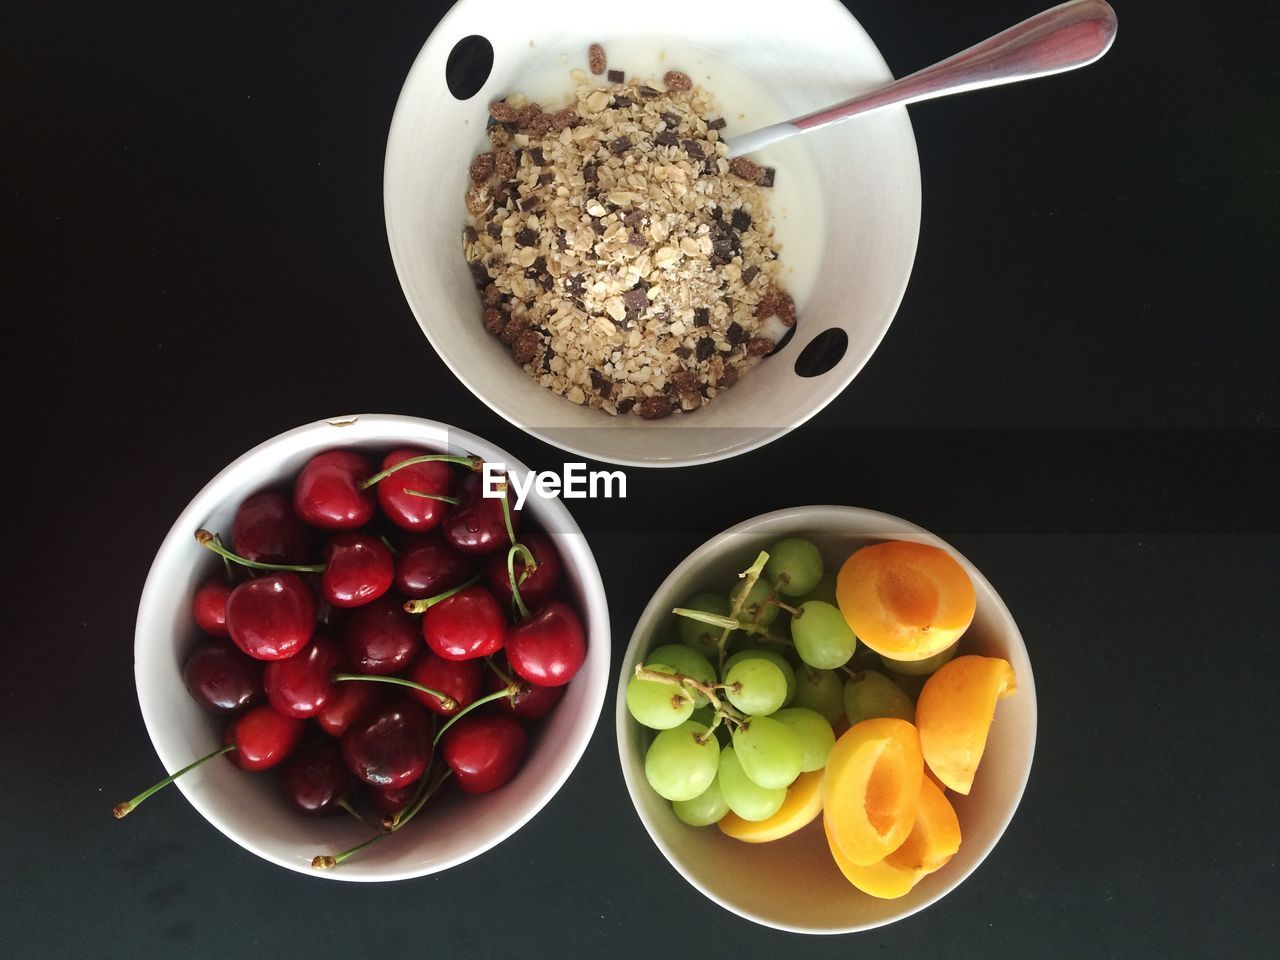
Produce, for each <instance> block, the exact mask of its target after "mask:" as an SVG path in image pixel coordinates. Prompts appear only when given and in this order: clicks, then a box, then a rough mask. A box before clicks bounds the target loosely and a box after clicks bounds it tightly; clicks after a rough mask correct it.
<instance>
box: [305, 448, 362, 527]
mask: <svg viewBox="0 0 1280 960" xmlns="http://www.w3.org/2000/svg"><path fill="white" fill-rule="evenodd" d="M372 474H373V464H372V463H370V462H369V460H368V459H366V458H365V457H363V456H361V455H360V454H358V453H356V452H355V451H353V450H328V451H326V452H324V453H319V454H316V455H315V456H314V457H312V458H311V459H310V460H309V461H307V464H306V466H304V467H303V468H302V472H301V473H299V474H298V479H297V480H296V481H295V482H294V486H293V507H294V509H295V510H296V511H297V512H298V516H299V517H301V518H302V519H303V521H305V522H306V523H309V524H310V525H311V526H313V527H319V528H320V529H321V530H355V529H357V528H359V527H363V526H364V525H365V524H366V523H368V522H369V521H370V520H371V519H373V511H374V507H375V504H376V503H377V497H376V496H375V495H374V492H373V491H372V490H362V489H360V481H361V480H363V479H364V478H365V477H368V476H371V475H372Z"/></svg>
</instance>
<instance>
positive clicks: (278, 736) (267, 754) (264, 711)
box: [222, 704, 307, 770]
mask: <svg viewBox="0 0 1280 960" xmlns="http://www.w3.org/2000/svg"><path fill="white" fill-rule="evenodd" d="M306 729H307V725H306V724H305V723H304V722H303V721H301V720H295V719H293V718H292V717H286V716H283V715H281V714H279V713H276V712H275V711H274V710H272V709H271V708H270V707H269V706H267V705H265V704H263V705H262V706H260V707H252V708H250V710H249V711H248V712H247V713H242V714H241V715H240V716H238V717H236V718H235V719H234V720H232V721H231V723H230V724H228V725H227V729H226V732H225V733H224V734H223V738H222V742H223V743H224V744H234V745H235V747H236V749H235V750H232V751H231V752H230V753H228V754H227V759H228V760H230V761H231V762H232V763H234V764H235V765H236V766H237V767H242V768H243V769H245V770H268V769H270V768H271V767H274V766H276V765H277V764H279V763H283V762H284V761H285V760H286V759H288V757H289V755H290V754H291V753H293V751H294V749H295V748H296V747H297V746H298V742H299V741H300V740H301V739H302V734H303V731H305V730H306Z"/></svg>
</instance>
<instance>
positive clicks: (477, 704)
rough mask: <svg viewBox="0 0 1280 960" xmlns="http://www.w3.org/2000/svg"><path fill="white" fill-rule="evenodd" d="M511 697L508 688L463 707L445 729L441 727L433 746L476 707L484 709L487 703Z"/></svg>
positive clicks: (432, 743)
mask: <svg viewBox="0 0 1280 960" xmlns="http://www.w3.org/2000/svg"><path fill="white" fill-rule="evenodd" d="M510 695H511V690H510V688H507V689H503V690H495V691H494V692H493V693H490V694H486V695H485V696H483V697H481V698H480V699H479V700H473V701H472V702H471V703H469V704H467V705H466V706H465V707H463V708H462V709H461V710H459V711H458V712H457V713H455V714H454V715H453V716H452V717H450V718H449V720H448V722H447V723H446V724H445V725H444V726H443V727H441V728H440V730H439V732H438V733H437V734H436V738H435V739H434V740H432V741H431V745H432V746H433V747H434V746H435V745H436V744H437V743H439V742H440V738H441V737H443V736H444V733H445V731H446V730H448V729H449V728H450V727H452V726H453V725H454V724H455V723H457V722H458V721H459V720H461V719H462V718H463V717H465V716H466V715H467V714H468V713H470V712H471V711H472V710H474V709H475V708H476V707H483V706H484V705H485V704H486V703H493V701H495V700H501V699H502V698H503V697H506V696H510Z"/></svg>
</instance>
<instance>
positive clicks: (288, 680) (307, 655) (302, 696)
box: [262, 635, 342, 720]
mask: <svg viewBox="0 0 1280 960" xmlns="http://www.w3.org/2000/svg"><path fill="white" fill-rule="evenodd" d="M341 663H342V649H341V648H340V647H339V646H338V644H337V641H335V640H331V639H329V638H328V637H324V636H319V635H317V636H314V637H312V638H311V642H310V643H309V644H307V645H306V646H305V647H304V648H303V649H302V650H300V651H298V653H296V654H295V655H294V656H292V657H289V659H287V660H276V661H273V662H272V663H269V664H267V667H266V669H265V670H264V671H263V672H262V687H263V689H264V690H265V691H266V694H267V703H269V704H271V706H272V708H273V709H274V710H275V711H276V712H277V713H282V714H284V715H285V716H286V717H295V718H297V719H299V720H305V719H306V718H307V717H314V716H315V715H316V714H317V713H319V712H320V711H321V710H322V709H323V708H324V705H325V703H327V702H328V701H329V699H330V698H332V697H333V696H334V694H335V692H336V691H335V689H334V688H335V686H336V684H335V683H334V682H333V674H334V672H335V671H336V670H337V669H338V667H339V665H340V664H341Z"/></svg>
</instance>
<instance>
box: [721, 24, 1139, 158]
mask: <svg viewBox="0 0 1280 960" xmlns="http://www.w3.org/2000/svg"><path fill="white" fill-rule="evenodd" d="M1115 36H1116V14H1115V11H1114V10H1112V9H1111V6H1110V5H1109V4H1108V3H1107V2H1106V0H1070V2H1069V3H1064V4H1061V5H1060V6H1056V7H1053V8H1051V9H1049V10H1045V11H1044V12H1043V13H1038V14H1036V15H1035V16H1034V17H1031V18H1030V19H1028V20H1023V21H1022V22H1021V23H1019V24H1017V25H1015V26H1012V27H1010V28H1009V29H1008V30H1005V31H1003V32H1001V33H997V34H996V35H995V36H994V37H991V38H990V39H988V40H984V41H982V42H981V43H979V44H976V45H975V46H972V47H970V48H969V49H968V50H964V51H961V52H960V53H957V54H956V55H955V56H953V57H949V58H948V59H946V60H943V61H942V62H940V63H935V64H934V65H933V66H931V67H925V68H924V69H923V70H919V71H917V72H915V73H913V74H911V75H910V76H907V77H903V78H902V79H901V80H895V81H894V82H893V83H890V84H888V85H887V86H883V87H880V88H878V89H876V90H872V91H871V92H870V93H865V94H862V95H860V96H857V97H854V98H853V99H851V100H845V101H844V102H843V103H837V104H835V105H834V106H830V107H825V108H824V109H822V110H819V111H817V112H815V113H810V114H808V115H806V116H803V117H799V118H797V119H795V120H789V121H786V122H784V123H775V124H773V125H772V126H768V127H762V128H761V129H759V130H753V131H751V132H750V133H745V134H743V135H741V136H738V137H733V138H731V139H730V140H729V144H728V146H729V156H731V157H736V156H739V155H741V154H744V153H750V152H751V151H753V150H759V149H760V148H761V147H763V146H765V145H766V144H769V143H774V142H776V141H778V140H783V139H785V138H787V137H791V136H794V135H795V134H797V133H803V132H805V131H807V130H814V129H816V128H818V127H825V126H826V125H827V124H829V123H836V122H837V121H840V120H844V119H846V118H848V117H852V116H855V115H857V114H860V113H868V112H869V111H871V110H879V109H880V108H881V107H888V106H892V105H894V104H899V103H902V104H906V103H916V102H918V101H920V100H931V99H933V98H934V97H945V96H947V95H949V94H952V93H964V92H965V91H968V90H981V89H982V88H983V87H994V86H998V85H999V84H1002V83H1014V82H1016V81H1018V80H1030V79H1031V78H1033V77H1045V76H1048V75H1049V74H1052V73H1061V72H1063V71H1064V70H1074V69H1076V68H1077V67H1083V66H1085V65H1087V64H1090V63H1093V62H1094V61H1095V60H1097V59H1098V58H1099V57H1101V56H1102V55H1103V54H1104V53H1106V52H1107V50H1108V49H1109V48H1110V46H1111V43H1112V41H1113V40H1115Z"/></svg>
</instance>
